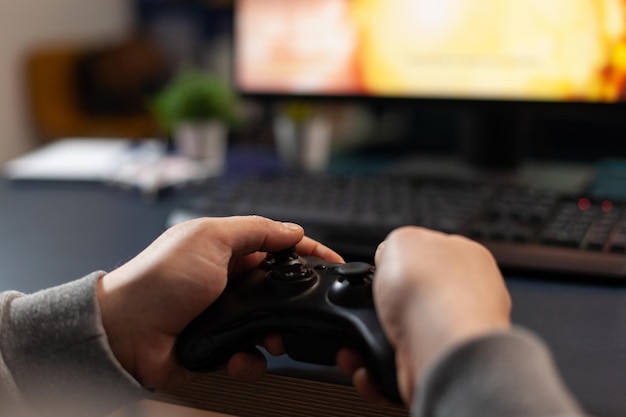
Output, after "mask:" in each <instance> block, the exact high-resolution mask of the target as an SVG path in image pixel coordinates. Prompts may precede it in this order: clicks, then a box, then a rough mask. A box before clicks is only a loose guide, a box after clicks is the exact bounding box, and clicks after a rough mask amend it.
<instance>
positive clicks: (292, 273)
mask: <svg viewBox="0 0 626 417" xmlns="http://www.w3.org/2000/svg"><path fill="white" fill-rule="evenodd" d="M318 280H319V276H318V275H317V274H316V273H315V271H314V270H313V269H312V268H309V267H307V266H305V265H299V264H295V265H277V266H275V267H274V268H273V269H272V270H271V271H270V272H269V273H268V274H267V275H266V276H265V286H266V287H267V289H268V290H270V291H271V292H272V293H274V294H276V295H279V296H287V297H292V296H295V295H299V294H302V293H304V292H305V291H306V290H308V289H309V288H312V287H313V286H315V284H316V283H317V282H318Z"/></svg>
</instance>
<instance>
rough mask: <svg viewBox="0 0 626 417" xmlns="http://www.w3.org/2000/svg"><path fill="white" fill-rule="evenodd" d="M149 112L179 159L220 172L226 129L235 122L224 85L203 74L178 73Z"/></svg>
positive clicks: (233, 102) (235, 114) (234, 106)
mask: <svg viewBox="0 0 626 417" xmlns="http://www.w3.org/2000/svg"><path fill="white" fill-rule="evenodd" d="M151 108H152V112H153V114H154V116H155V118H156V120H157V121H158V122H159V123H160V125H161V126H162V128H163V129H164V130H165V132H166V133H167V134H168V135H170V136H171V137H172V138H173V140H174V143H175V145H176V147H177V149H178V151H179V152H180V154H181V155H184V156H187V157H189V158H193V159H197V160H201V161H203V162H204V163H207V164H215V165H216V169H217V170H221V169H222V168H223V166H224V161H225V155H226V145H227V139H226V137H227V133H228V128H229V127H231V126H232V125H234V124H235V123H236V122H237V121H238V100H237V97H236V95H235V93H234V92H233V90H232V88H231V87H230V85H229V83H228V82H226V81H225V80H223V79H221V78H220V77H218V76H216V75H214V74H212V73H210V72H207V71H202V70H197V69H189V70H185V71H182V72H181V73H179V74H178V75H176V76H175V77H174V78H173V79H172V81H171V82H170V83H169V84H167V85H166V86H165V88H163V89H162V90H161V91H160V92H158V93H157V94H156V96H155V97H154V98H153V100H152V106H151Z"/></svg>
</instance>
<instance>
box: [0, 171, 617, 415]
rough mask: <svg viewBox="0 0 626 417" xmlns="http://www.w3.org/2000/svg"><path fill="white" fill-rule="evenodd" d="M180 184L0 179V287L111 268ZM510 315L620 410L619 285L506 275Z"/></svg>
mask: <svg viewBox="0 0 626 417" xmlns="http://www.w3.org/2000/svg"><path fill="white" fill-rule="evenodd" d="M182 198H184V193H178V194H174V195H170V196H168V197H166V198H164V199H162V200H160V201H158V202H153V203H150V202H145V201H142V200H141V199H140V198H139V197H138V196H137V195H135V194H133V193H132V192H127V191H123V190H120V189H115V188H110V187H108V186H106V185H99V184H90V183H54V182H50V183H47V182H18V183H11V182H8V181H5V180H1V179H0V265H1V267H0V271H1V272H0V290H6V289H15V290H19V291H24V292H32V291H36V290H38V289H41V288H46V287H50V286H53V285H57V284H61V283H64V282H66V281H69V280H72V279H74V278H79V277H81V276H83V275H85V274H86V273H89V272H91V271H93V270H96V269H105V270H106V269H109V270H110V269H112V268H114V267H115V266H116V265H119V264H120V263H122V262H124V261H126V260H127V259H129V258H130V257H132V256H134V255H135V254H136V253H138V252H139V251H140V250H141V249H143V248H144V247H145V246H146V245H147V244H149V243H150V242H151V241H152V240H153V239H154V238H155V237H156V236H157V235H158V234H159V233H160V232H161V231H162V230H163V225H164V222H165V220H166V218H167V215H168V213H169V212H170V210H171V209H172V208H174V207H176V206H177V205H178V204H179V203H180V201H181V199H182ZM507 284H508V287H509V289H510V291H511V295H512V298H513V305H514V308H513V320H514V322H515V323H517V324H520V325H523V326H526V327H528V328H530V329H532V330H534V331H535V332H536V333H538V334H539V335H540V336H541V337H543V338H544V339H545V340H546V342H547V343H548V345H549V346H550V347H551V349H552V351H553V353H554V355H555V358H556V362H557V365H558V367H559V369H560V370H561V372H562V375H563V377H564V379H565V381H566V383H567V385H568V386H569V387H570V388H571V390H572V391H573V393H574V394H575V395H576V396H577V398H578V399H579V400H580V401H581V402H582V404H583V405H584V406H585V407H586V408H587V409H588V410H589V411H591V412H593V413H595V414H597V415H598V416H601V417H618V416H620V417H621V416H624V415H626V288H613V287H602V286H592V285H588V284H569V283H562V282H542V281H534V280H530V279H524V277H507Z"/></svg>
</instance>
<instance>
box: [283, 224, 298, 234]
mask: <svg viewBox="0 0 626 417" xmlns="http://www.w3.org/2000/svg"><path fill="white" fill-rule="evenodd" d="M283 227H284V228H285V229H287V230H289V231H290V232H299V231H301V230H302V226H300V225H299V224H295V223H289V222H283Z"/></svg>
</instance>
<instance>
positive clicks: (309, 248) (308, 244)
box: [296, 236, 344, 262]
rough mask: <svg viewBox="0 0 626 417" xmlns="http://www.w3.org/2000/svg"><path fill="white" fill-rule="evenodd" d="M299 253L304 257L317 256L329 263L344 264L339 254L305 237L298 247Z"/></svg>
mask: <svg viewBox="0 0 626 417" xmlns="http://www.w3.org/2000/svg"><path fill="white" fill-rule="evenodd" d="M296 250H297V252H298V253H299V254H300V255H302V256H316V257H318V258H321V259H324V260H325V261H329V262H343V261H344V260H343V258H342V257H341V255H339V254H338V253H337V252H335V251H334V250H332V249H331V248H329V247H328V246H326V245H323V244H322V243H320V242H318V241H316V240H313V239H311V238H310V237H307V236H304V237H303V238H302V240H301V241H300V242H299V243H298V244H297V245H296Z"/></svg>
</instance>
